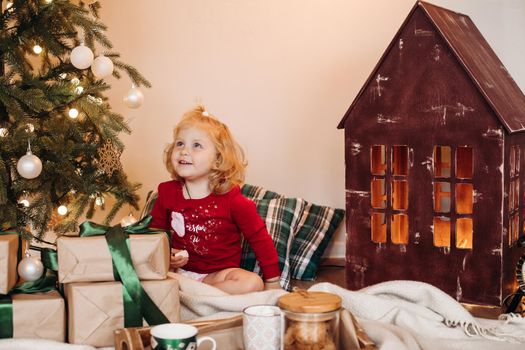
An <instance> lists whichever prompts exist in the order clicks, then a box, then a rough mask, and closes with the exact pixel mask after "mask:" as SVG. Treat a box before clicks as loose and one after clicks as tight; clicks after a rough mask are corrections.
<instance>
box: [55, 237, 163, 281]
mask: <svg viewBox="0 0 525 350" xmlns="http://www.w3.org/2000/svg"><path fill="white" fill-rule="evenodd" d="M130 252H131V260H132V262H133V266H134V267H135V271H136V272H137V275H138V277H139V279H140V280H163V279H165V278H166V275H167V273H168V270H169V259H170V255H169V254H170V249H169V242H168V237H167V235H166V234H165V233H155V234H137V235H130ZM57 253H58V280H59V282H60V283H71V282H108V281H114V280H115V278H114V276H113V265H112V262H111V254H110V252H109V248H108V245H107V242H106V238H105V237H104V236H92V237H60V238H59V239H58V240H57Z"/></svg>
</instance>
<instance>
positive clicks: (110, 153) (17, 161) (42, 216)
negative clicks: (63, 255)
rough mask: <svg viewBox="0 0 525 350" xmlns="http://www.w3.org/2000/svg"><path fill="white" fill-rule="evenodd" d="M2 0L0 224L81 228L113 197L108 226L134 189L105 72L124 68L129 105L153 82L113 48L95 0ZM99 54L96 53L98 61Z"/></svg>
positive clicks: (122, 125)
mask: <svg viewBox="0 0 525 350" xmlns="http://www.w3.org/2000/svg"><path fill="white" fill-rule="evenodd" d="M0 4H1V5H2V9H3V11H2V16H1V27H2V31H1V33H2V34H1V36H0V62H1V64H0V224H1V228H0V229H1V230H3V231H5V230H8V229H10V230H16V231H17V232H20V233H22V234H23V235H26V236H28V237H31V236H29V235H33V236H35V237H38V238H41V237H42V235H43V234H44V233H45V232H46V231H49V230H54V231H55V232H58V233H63V232H68V231H75V230H76V229H77V227H78V221H79V220H80V218H81V217H82V216H83V215H85V216H86V217H87V218H91V217H92V216H93V214H94V212H95V210H96V209H97V208H101V209H103V208H104V202H105V198H106V199H107V198H110V197H113V198H114V199H113V200H111V202H114V204H113V205H112V207H111V208H110V209H109V211H108V213H107V215H106V219H105V221H106V223H109V222H110V221H111V219H112V218H113V217H114V216H115V214H116V213H117V211H118V210H119V209H120V208H121V207H122V206H123V205H124V204H129V205H131V206H133V207H135V208H137V202H138V197H137V195H136V190H137V189H138V187H139V186H140V185H139V184H133V183H130V182H129V181H128V179H127V177H126V175H125V174H124V172H123V171H122V168H121V165H120V160H119V156H120V153H121V152H122V150H123V144H122V142H121V141H120V140H119V138H118V135H119V133H120V132H127V133H129V132H130V129H129V127H128V126H127V124H126V122H125V120H124V118H123V116H122V115H120V114H118V113H115V112H114V111H112V110H111V106H110V104H109V103H108V99H107V98H106V97H105V96H104V92H105V91H106V90H108V89H109V88H110V86H109V85H108V84H107V83H106V82H105V81H104V78H105V77H107V76H110V75H113V76H114V77H116V78H120V76H121V72H125V73H127V75H128V76H129V77H130V79H131V81H132V83H133V84H134V88H133V89H132V90H130V93H129V94H128V96H127V97H128V99H127V100H125V103H126V104H127V105H128V106H129V107H132V108H135V107H138V106H139V105H140V104H141V102H142V100H141V99H142V94H141V93H140V90H138V89H137V88H136V87H139V86H141V85H142V86H146V87H150V84H149V82H148V81H147V80H146V79H145V78H144V77H143V76H141V75H140V73H139V72H138V71H137V70H136V69H135V68H133V67H132V66H130V65H127V64H125V63H124V62H122V61H120V60H119V55H118V54H117V53H115V52H112V51H110V50H111V49H112V44H111V42H110V41H109V39H108V38H107V37H106V35H105V30H106V26H105V25H104V24H103V23H102V22H101V21H100V17H99V12H100V4H99V3H98V2H97V1H96V0H89V1H88V0H84V1H83V2H77V3H73V2H69V1H66V0H14V1H10V2H7V3H3V2H2V1H1V0H0ZM93 57H96V58H95V59H94V60H93Z"/></svg>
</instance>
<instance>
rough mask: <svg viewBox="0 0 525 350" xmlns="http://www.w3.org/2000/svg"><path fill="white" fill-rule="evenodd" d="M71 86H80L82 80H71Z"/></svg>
mask: <svg viewBox="0 0 525 350" xmlns="http://www.w3.org/2000/svg"><path fill="white" fill-rule="evenodd" d="M71 84H73V85H75V86H76V85H78V84H80V80H79V79H78V78H73V79H71Z"/></svg>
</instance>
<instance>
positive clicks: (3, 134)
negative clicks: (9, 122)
mask: <svg viewBox="0 0 525 350" xmlns="http://www.w3.org/2000/svg"><path fill="white" fill-rule="evenodd" d="M7 135H9V130H7V128H0V137H7Z"/></svg>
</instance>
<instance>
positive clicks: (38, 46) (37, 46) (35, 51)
mask: <svg viewBox="0 0 525 350" xmlns="http://www.w3.org/2000/svg"><path fill="white" fill-rule="evenodd" d="M33 52H34V53H36V54H37V55H39V54H40V53H42V47H41V46H40V45H35V46H33Z"/></svg>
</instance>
